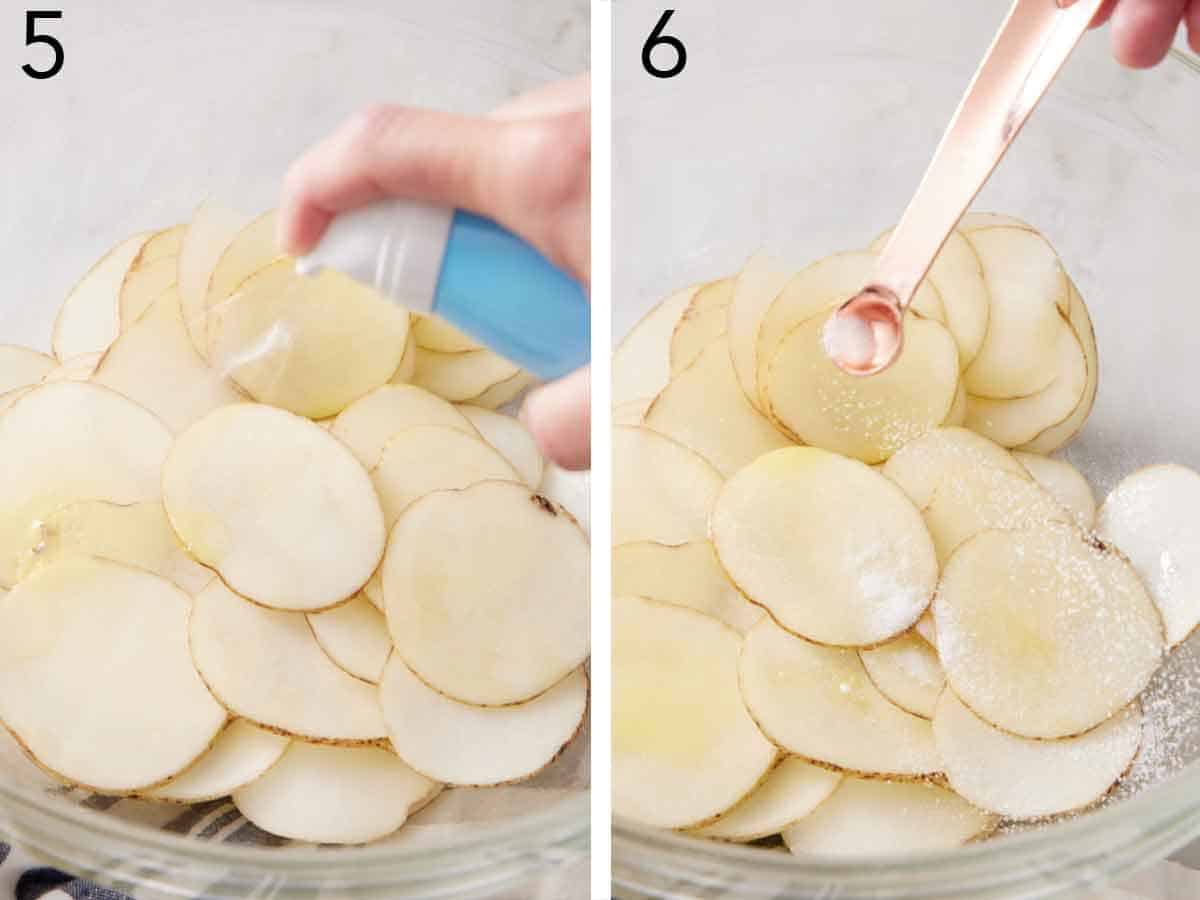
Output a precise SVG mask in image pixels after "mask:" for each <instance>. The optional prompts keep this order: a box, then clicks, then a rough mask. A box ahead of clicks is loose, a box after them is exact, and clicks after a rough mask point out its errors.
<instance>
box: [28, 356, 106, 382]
mask: <svg viewBox="0 0 1200 900" xmlns="http://www.w3.org/2000/svg"><path fill="white" fill-rule="evenodd" d="M102 359H104V354H103V353H81V354H79V356H72V357H71V358H70V359H68V360H67V361H66V362H64V363H63V364H62V365H60V366H59V367H58V368H57V369H54V370H53V371H51V372H50V374H48V375H47V376H46V377H45V378H43V379H42V384H54V383H55V382H56V381H87V380H89V379H90V378H91V377H92V374H93V373H94V372H95V371H96V368H97V367H98V366H99V365H100V360H102Z"/></svg>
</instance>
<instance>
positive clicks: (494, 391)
mask: <svg viewBox="0 0 1200 900" xmlns="http://www.w3.org/2000/svg"><path fill="white" fill-rule="evenodd" d="M535 384H537V379H536V378H534V376H533V375H532V374H531V373H529V372H518V373H517V374H516V375H513V376H512V377H511V378H506V379H504V380H503V381H501V382H500V383H499V384H493V385H492V386H491V387H490V388H488V389H487V390H486V391H484V392H483V393H482V394H478V395H477V396H474V397H470V398H469V399H468V400H467V402H468V403H470V404H471V405H472V406H479V407H482V408H483V409H491V410H496V409H499V408H500V407H502V406H507V405H508V404H509V403H512V402H514V401H515V400H516V399H517V398H518V397H520V396H521V394H522V393H523V392H524V391H526V390H528V389H529V388H531V387H533V385H535Z"/></svg>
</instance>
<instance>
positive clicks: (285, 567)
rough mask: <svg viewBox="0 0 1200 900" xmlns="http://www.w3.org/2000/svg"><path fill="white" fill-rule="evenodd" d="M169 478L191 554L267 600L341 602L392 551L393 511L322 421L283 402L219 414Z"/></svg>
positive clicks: (173, 461) (185, 442) (305, 607)
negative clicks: (387, 521)
mask: <svg viewBox="0 0 1200 900" xmlns="http://www.w3.org/2000/svg"><path fill="white" fill-rule="evenodd" d="M162 485H163V503H164V505H165V506H166V508H167V515H168V516H169V517H170V519H171V525H172V526H173V527H174V529H175V531H176V533H177V534H178V535H179V537H180V538H181V539H182V540H183V543H184V545H185V546H186V547H187V548H188V550H189V551H190V552H191V553H192V555H193V556H195V557H196V558H197V559H199V560H200V561H201V562H202V563H204V564H205V565H208V566H210V567H212V568H214V569H216V570H217V571H218V572H220V573H221V577H222V578H224V579H225V581H226V582H228V584H229V586H230V587H232V588H233V589H234V590H236V591H238V592H239V593H241V594H243V595H245V596H247V597H249V598H251V599H253V600H254V601H256V602H258V603H261V604H263V605H264V606H269V607H273V608H275V609H291V610H302V611H305V612H314V611H316V610H320V609H324V608H327V607H330V606H334V605H336V604H337V603H340V602H341V601H343V600H345V599H347V598H349V597H352V596H354V594H356V593H358V591H359V590H360V589H361V588H362V586H363V584H365V583H366V581H367V579H368V578H370V577H371V573H372V572H374V571H375V568H376V566H378V564H379V560H380V559H381V558H382V556H383V546H384V542H385V540H386V534H385V532H384V524H383V510H382V509H381V508H380V505H379V499H378V498H377V497H376V496H375V489H374V488H373V487H372V486H371V479H370V477H369V476H368V475H367V473H366V471H364V470H363V468H362V466H360V465H359V464H358V461H357V460H355V458H354V456H353V455H352V454H351V453H350V451H349V450H347V449H346V448H345V446H343V445H342V444H341V443H340V442H339V441H338V440H337V439H336V438H334V437H332V436H331V435H329V434H328V433H327V432H326V431H325V430H324V429H323V428H321V427H320V426H319V425H314V424H313V423H312V422H309V421H308V420H307V419H302V418H300V417H299V416H295V415H292V414H291V413H288V412H285V411H284V410H281V409H274V408H272V407H269V406H261V405H259V404H255V403H239V404H236V405H234V406H226V407H223V408H221V409H218V410H217V411H216V412H213V413H210V414H209V415H208V416H206V417H205V418H203V419H201V420H200V421H199V422H197V423H196V424H195V425H193V426H192V427H191V428H189V429H188V430H187V431H185V432H184V433H183V434H181V435H180V436H179V437H178V438H177V439H176V440H175V445H174V446H173V447H172V448H171V453H170V455H169V456H168V457H167V461H166V463H165V464H164V466H163V473H162Z"/></svg>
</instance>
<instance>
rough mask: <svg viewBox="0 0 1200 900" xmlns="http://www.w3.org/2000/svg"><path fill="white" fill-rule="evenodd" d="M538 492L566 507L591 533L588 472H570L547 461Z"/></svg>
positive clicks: (587, 531) (586, 531)
mask: <svg viewBox="0 0 1200 900" xmlns="http://www.w3.org/2000/svg"><path fill="white" fill-rule="evenodd" d="M538 493H539V494H541V495H542V496H543V497H545V498H546V499H547V500H553V501H554V502H555V503H557V504H558V505H559V506H561V507H562V508H563V509H565V510H566V511H567V513H568V515H570V516H571V518H573V519H574V520H575V521H576V522H578V523H579V527H580V528H582V529H583V532H584V534H590V528H591V522H590V514H591V479H590V476H589V474H588V473H587V472H570V471H568V470H566V469H564V468H562V467H561V466H556V465H555V464H554V463H552V462H547V463H546V470H545V472H544V473H543V475H542V483H541V485H540V486H539V487H538Z"/></svg>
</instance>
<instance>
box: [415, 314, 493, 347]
mask: <svg viewBox="0 0 1200 900" xmlns="http://www.w3.org/2000/svg"><path fill="white" fill-rule="evenodd" d="M413 334H414V335H415V336H416V339H417V343H418V344H419V345H420V346H421V347H424V348H425V349H426V350H433V351H434V352H436V353H468V352H470V351H471V350H482V349H483V345H482V344H480V343H478V342H477V341H476V340H474V339H473V338H471V337H470V336H469V335H466V334H463V333H462V332H461V331H459V330H458V329H457V328H455V327H454V326H453V325H451V324H450V323H449V322H447V321H446V320H445V319H443V318H441V317H440V316H420V317H418V318H417V319H416V321H414V322H413Z"/></svg>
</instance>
